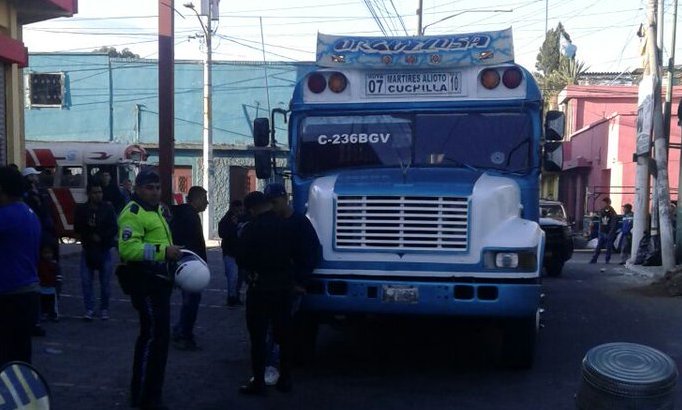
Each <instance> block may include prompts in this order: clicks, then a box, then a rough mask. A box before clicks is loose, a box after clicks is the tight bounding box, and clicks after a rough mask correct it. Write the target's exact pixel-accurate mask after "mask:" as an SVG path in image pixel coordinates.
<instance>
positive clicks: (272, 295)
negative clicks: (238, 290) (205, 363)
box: [246, 289, 292, 385]
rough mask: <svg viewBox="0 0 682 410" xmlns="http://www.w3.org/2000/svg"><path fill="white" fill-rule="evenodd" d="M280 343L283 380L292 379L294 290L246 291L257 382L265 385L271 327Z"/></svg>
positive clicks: (248, 321) (281, 376) (253, 369)
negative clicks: (292, 309)
mask: <svg viewBox="0 0 682 410" xmlns="http://www.w3.org/2000/svg"><path fill="white" fill-rule="evenodd" d="M270 325H272V331H273V336H274V338H275V341H276V342H277V343H278V344H279V374H280V380H290V378H291V363H292V350H291V292H290V291H281V292H264V291H254V290H252V289H249V291H248V292H247V294H246V326H247V328H248V330H249V336H250V337H251V369H252V371H253V380H254V383H256V384H259V385H264V384H265V361H266V358H267V353H268V352H267V346H266V339H267V333H268V326H270Z"/></svg>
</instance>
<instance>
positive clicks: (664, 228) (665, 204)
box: [647, 0, 675, 272]
mask: <svg viewBox="0 0 682 410" xmlns="http://www.w3.org/2000/svg"><path fill="white" fill-rule="evenodd" d="M655 11H656V0H649V7H648V8H647V21H648V24H649V27H648V32H647V34H648V36H649V37H648V39H649V40H650V41H647V58H648V60H649V67H650V69H651V72H652V78H653V125H654V128H653V131H654V132H653V134H654V153H655V157H656V174H657V175H656V185H655V190H656V193H657V199H658V201H657V202H656V203H655V204H654V205H655V206H656V207H657V208H658V213H659V216H660V220H659V234H660V237H661V260H662V262H663V270H664V271H665V272H667V271H669V270H672V269H673V268H674V267H675V255H674V251H673V236H672V226H671V223H670V188H669V185H668V146H667V142H666V137H665V133H664V132H663V112H662V105H661V64H660V60H659V56H660V54H659V52H658V46H657V44H656V42H655V41H654V39H656V30H657V26H656V17H655Z"/></svg>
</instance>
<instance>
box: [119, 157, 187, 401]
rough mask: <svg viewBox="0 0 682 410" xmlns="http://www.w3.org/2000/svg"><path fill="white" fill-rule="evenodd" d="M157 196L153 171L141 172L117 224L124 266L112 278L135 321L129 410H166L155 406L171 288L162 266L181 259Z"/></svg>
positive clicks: (158, 190)
mask: <svg viewBox="0 0 682 410" xmlns="http://www.w3.org/2000/svg"><path fill="white" fill-rule="evenodd" d="M160 196H161V186H160V178H159V175H158V174H157V173H156V171H153V170H149V169H148V170H143V171H141V172H140V173H139V174H138V176H137V178H135V193H134V194H133V196H132V198H131V201H130V202H129V203H128V204H127V205H126V207H125V208H124V209H123V211H122V212H121V215H120V217H119V220H118V225H119V241H118V251H119V255H120V257H121V261H122V262H123V263H124V265H122V266H119V269H118V270H117V274H118V275H119V281H120V282H121V287H122V288H123V290H124V292H126V293H127V294H130V299H131V301H132V304H133V307H134V308H135V310H137V311H138V314H139V317H140V334H139V335H138V337H137V342H136V344H135V358H134V362H133V375H132V380H131V382H130V393H131V394H130V399H131V405H132V406H133V407H139V408H141V409H143V410H167V409H168V407H166V406H165V405H163V404H162V401H161V393H162V388H163V379H164V375H165V371H166V359H167V357H168V345H169V340H170V295H171V290H172V286H173V284H172V280H171V279H170V278H172V276H171V275H169V272H168V268H167V264H166V262H167V261H173V260H178V259H179V258H180V256H181V252H180V249H181V248H180V247H179V246H174V245H173V241H172V236H171V233H170V229H169V228H168V224H167V223H166V219H165V218H164V212H165V210H164V208H163V207H162V206H160V205H159V200H160Z"/></svg>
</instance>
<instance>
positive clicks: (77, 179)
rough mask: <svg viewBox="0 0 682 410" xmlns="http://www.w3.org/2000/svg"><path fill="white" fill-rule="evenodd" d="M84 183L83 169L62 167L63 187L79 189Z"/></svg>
mask: <svg viewBox="0 0 682 410" xmlns="http://www.w3.org/2000/svg"><path fill="white" fill-rule="evenodd" d="M82 182H83V167H80V166H74V167H62V175H61V186H63V187H68V188H78V187H80V186H81V185H82Z"/></svg>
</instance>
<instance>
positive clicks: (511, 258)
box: [495, 252, 519, 269]
mask: <svg viewBox="0 0 682 410" xmlns="http://www.w3.org/2000/svg"><path fill="white" fill-rule="evenodd" d="M495 266H496V267H498V268H512V269H514V268H517V267H518V266H519V254H518V253H513V252H500V253H498V254H497V255H495Z"/></svg>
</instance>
